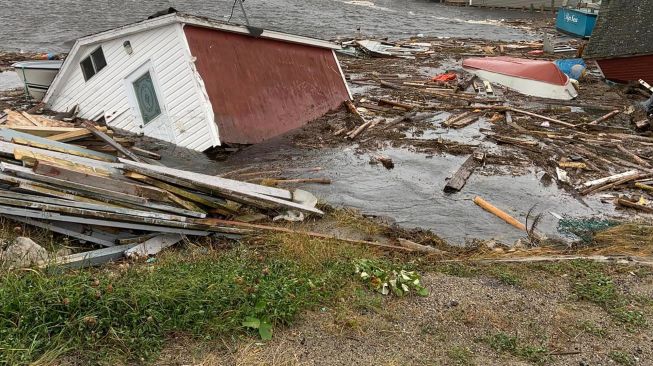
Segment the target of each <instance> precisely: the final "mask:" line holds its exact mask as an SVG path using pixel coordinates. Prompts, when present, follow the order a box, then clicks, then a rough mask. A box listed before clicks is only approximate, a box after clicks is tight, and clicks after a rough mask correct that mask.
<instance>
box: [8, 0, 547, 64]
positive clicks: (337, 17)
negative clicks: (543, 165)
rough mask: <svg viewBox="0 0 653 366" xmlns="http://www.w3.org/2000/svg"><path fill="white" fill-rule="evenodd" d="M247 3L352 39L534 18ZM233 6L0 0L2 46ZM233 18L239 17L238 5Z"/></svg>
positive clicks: (184, 0)
mask: <svg viewBox="0 0 653 366" xmlns="http://www.w3.org/2000/svg"><path fill="white" fill-rule="evenodd" d="M244 4H245V8H246V11H247V15H248V17H249V20H250V22H251V24H252V25H255V26H260V27H263V28H268V29H276V30H282V31H286V32H290V33H296V34H302V35H307V36H315V37H320V38H335V37H338V36H351V35H354V34H356V33H357V32H358V29H359V28H360V32H361V34H363V35H368V36H373V35H375V36H381V37H404V38H405V37H409V36H416V35H418V34H424V35H427V36H440V37H472V38H485V39H495V40H499V39H502V40H521V39H530V38H531V37H530V36H529V35H527V34H525V33H524V32H523V30H520V29H516V28H511V27H508V26H506V25H505V24H503V25H502V24H501V22H500V21H501V20H502V19H514V18H521V19H523V18H527V17H529V16H531V15H530V14H529V13H526V12H521V11H505V10H489V9H476V8H465V7H452V6H445V5H443V4H439V3H434V2H429V1H416V0H370V1H367V0H247V1H245V3H244ZM232 5H233V1H232V0H148V1H142V0H66V1H60V0H22V1H16V0H0V9H2V12H1V14H2V18H1V21H0V49H4V50H25V51H37V52H62V51H67V50H68V49H69V48H70V47H71V45H72V41H73V40H74V39H76V38H78V37H81V36H84V35H88V34H92V33H96V32H99V31H103V30H106V29H110V28H113V27H116V26H120V25H124V24H128V23H132V22H136V21H139V20H142V19H144V18H146V17H147V16H148V15H151V14H153V13H155V12H157V11H160V10H162V9H165V8H167V7H171V6H172V7H175V8H176V9H178V10H180V11H184V12H188V13H192V14H198V15H204V16H209V17H212V18H217V19H223V20H227V19H228V18H229V15H230V13H231V9H232ZM535 16H539V15H535ZM544 16H550V14H545V15H544ZM233 21H235V22H239V23H243V22H244V18H243V17H242V15H241V13H240V11H239V8H238V7H236V9H235V11H234V15H233Z"/></svg>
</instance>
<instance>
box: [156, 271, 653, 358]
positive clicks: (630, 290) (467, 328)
mask: <svg viewBox="0 0 653 366" xmlns="http://www.w3.org/2000/svg"><path fill="white" fill-rule="evenodd" d="M510 268H511V269H510V270H509V273H510V274H511V275H510V276H511V277H509V278H512V279H516V282H518V283H517V284H507V282H510V280H509V279H508V280H506V277H505V276H504V277H501V276H497V275H487V274H482V275H472V276H469V277H456V276H451V275H447V274H443V273H439V272H433V273H428V274H426V275H424V278H423V282H424V283H425V284H426V285H427V286H428V288H429V289H430V291H431V295H430V296H428V297H425V298H420V297H407V298H402V299H392V298H385V299H380V298H378V297H377V296H376V295H369V294H367V295H363V296H361V295H359V296H357V297H356V299H354V300H345V299H341V302H340V304H339V305H337V306H335V307H333V308H328V309H327V308H323V309H318V310H316V311H314V312H310V313H306V314H304V315H303V316H302V318H301V319H300V320H299V321H297V322H296V323H295V324H293V325H292V326H291V327H288V328H285V329H278V330H277V332H276V333H275V336H274V340H273V341H271V342H269V343H260V342H258V341H257V340H256V339H254V338H249V339H240V340H236V341H224V342H222V343H221V344H220V345H212V346H207V345H205V344H204V345H201V346H198V345H197V344H196V343H193V342H190V343H187V342H179V341H177V342H171V344H170V346H169V347H167V348H166V350H165V351H164V353H163V354H162V357H161V359H160V362H157V364H161V365H316V366H317V365H529V364H546V365H619V364H622V365H628V364H630V363H619V362H617V361H614V360H613V358H615V357H616V356H615V355H617V356H618V355H623V356H625V357H626V358H627V359H628V360H630V361H632V362H634V363H632V365H653V333H652V332H651V330H650V328H649V326H644V327H638V328H634V329H630V330H629V329H627V328H626V327H624V326H623V325H622V324H621V323H618V322H616V321H615V320H613V318H612V317H611V316H610V315H609V314H608V313H607V312H606V311H605V310H604V309H602V308H600V307H598V306H596V305H594V304H591V303H589V302H585V301H578V300H576V299H575V298H574V295H573V294H572V292H571V283H572V281H571V280H570V275H572V273H560V272H557V271H554V270H547V269H546V268H547V267H546V266H541V267H524V266H522V267H516V266H514V267H510ZM487 270H488V268H486V271H485V272H484V273H488V272H487ZM489 271H490V273H491V272H492V271H493V269H491V268H489ZM495 273H496V272H495ZM501 278H503V280H502V279H501ZM612 278H613V280H614V283H615V284H616V285H617V286H618V288H619V289H620V291H621V292H622V293H625V294H627V295H630V296H641V297H646V298H648V299H649V302H648V304H649V305H647V307H646V309H645V314H646V315H647V316H649V317H650V315H651V310H652V309H651V306H650V304H651V303H650V299H651V295H652V293H653V291H652V289H653V276H651V275H650V274H649V272H647V271H635V270H630V269H625V270H623V269H622V270H620V271H618V273H617V274H614V275H612ZM500 333H503V334H506V335H508V336H512V337H516V342H517V344H518V348H520V349H536V348H537V347H540V348H542V349H545V350H546V351H545V355H544V356H543V357H541V358H539V359H538V358H531V359H529V357H528V355H527V352H520V353H517V354H516V352H511V351H509V350H504V351H497V350H495V349H493V348H492V347H491V346H490V342H489V341H488V338H489V337H491V336H493V335H497V334H500ZM528 347H531V348H528ZM621 362H626V361H623V360H622V361H621Z"/></svg>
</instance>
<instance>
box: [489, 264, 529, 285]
mask: <svg viewBox="0 0 653 366" xmlns="http://www.w3.org/2000/svg"><path fill="white" fill-rule="evenodd" d="M491 275H492V276H494V277H495V278H496V279H498V280H499V281H500V282H501V283H503V284H505V285H509V286H518V285H521V282H522V281H521V278H520V277H519V276H518V275H517V274H516V273H514V272H512V271H510V270H509V269H508V268H506V267H503V266H500V267H495V268H493V269H492V270H491Z"/></svg>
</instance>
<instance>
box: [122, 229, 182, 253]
mask: <svg viewBox="0 0 653 366" xmlns="http://www.w3.org/2000/svg"><path fill="white" fill-rule="evenodd" d="M183 239H184V236H183V235H179V234H163V235H159V236H155V237H154V238H151V239H148V240H146V241H145V242H144V243H141V244H138V245H136V246H135V247H132V248H129V249H127V250H126V251H125V256H126V257H127V258H130V257H147V256H150V255H155V254H157V253H159V252H160V251H162V250H163V249H165V248H168V247H170V246H173V245H175V244H177V243H178V242H180V241H182V240H183Z"/></svg>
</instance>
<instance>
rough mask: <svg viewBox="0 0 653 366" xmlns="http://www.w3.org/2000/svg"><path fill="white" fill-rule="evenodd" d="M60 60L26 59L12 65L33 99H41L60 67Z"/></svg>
mask: <svg viewBox="0 0 653 366" xmlns="http://www.w3.org/2000/svg"><path fill="white" fill-rule="evenodd" d="M61 64H62V61H26V62H19V63H16V64H14V65H12V66H13V67H14V69H15V71H16V73H17V74H18V77H19V78H20V79H21V80H22V81H23V83H24V84H25V89H26V90H27V92H28V93H29V95H30V96H31V97H32V98H34V99H35V100H41V99H43V97H44V96H45V92H47V91H48V88H49V87H50V84H52V81H53V80H54V78H55V76H57V73H58V72H59V69H60V68H61Z"/></svg>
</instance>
